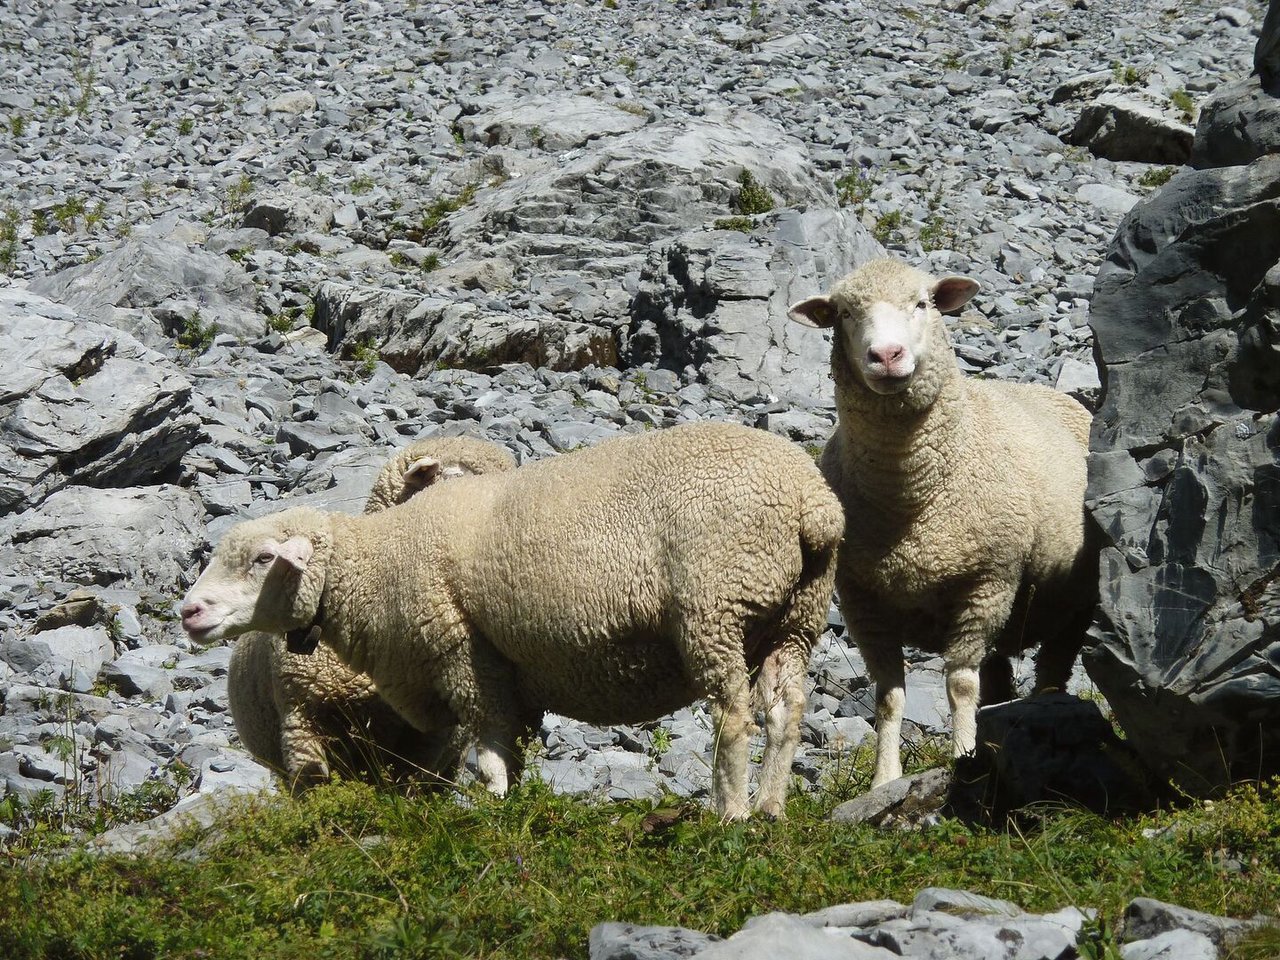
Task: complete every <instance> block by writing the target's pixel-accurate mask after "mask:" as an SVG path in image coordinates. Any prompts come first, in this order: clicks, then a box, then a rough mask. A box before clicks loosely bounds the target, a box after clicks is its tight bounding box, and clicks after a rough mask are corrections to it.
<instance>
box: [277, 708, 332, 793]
mask: <svg viewBox="0 0 1280 960" xmlns="http://www.w3.org/2000/svg"><path fill="white" fill-rule="evenodd" d="M280 726H281V729H280V756H281V757H282V758H283V761H284V762H283V766H284V774H285V778H286V780H287V781H288V787H289V790H290V791H291V792H292V793H295V794H297V793H301V792H302V791H304V790H307V789H308V788H310V787H314V786H318V785H320V784H322V783H328V782H329V758H328V754H327V752H326V751H325V737H324V734H322V733H321V732H320V731H319V729H318V728H317V727H316V724H315V721H314V719H313V718H312V717H311V716H310V715H309V714H308V713H307V712H306V711H305V710H303V709H301V708H300V707H298V706H297V705H292V706H291V708H290V709H288V710H286V711H285V713H284V715H283V717H282V718H281V725H280Z"/></svg>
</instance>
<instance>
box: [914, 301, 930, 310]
mask: <svg viewBox="0 0 1280 960" xmlns="http://www.w3.org/2000/svg"><path fill="white" fill-rule="evenodd" d="M916 309H917V310H928V309H929V301H928V300H921V301H920V302H919V303H917V304H916Z"/></svg>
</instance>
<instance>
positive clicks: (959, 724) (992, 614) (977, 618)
mask: <svg viewBox="0 0 1280 960" xmlns="http://www.w3.org/2000/svg"><path fill="white" fill-rule="evenodd" d="M1015 596H1016V591H1015V590H1014V589H1011V588H1010V586H1009V584H1008V583H1006V582H1004V581H994V582H985V583H980V584H979V585H978V586H977V587H976V588H975V589H974V590H973V592H972V593H970V594H969V595H968V596H967V597H966V598H965V602H964V603H963V605H962V606H960V607H959V609H958V610H957V612H956V613H955V615H954V616H953V617H952V626H951V629H950V630H949V631H948V633H947V637H946V642H945V643H944V645H943V649H942V659H943V662H944V664H945V668H944V669H945V673H946V684H947V704H948V705H949V706H950V708H951V754H952V756H955V757H963V756H965V755H966V754H970V753H973V751H974V750H975V749H976V748H977V746H978V700H979V697H980V696H981V684H980V682H979V671H980V669H981V666H982V662H983V660H984V659H985V658H986V656H987V654H988V652H989V651H990V650H991V649H992V647H993V646H994V644H995V640H996V638H997V637H998V636H999V634H1000V630H1001V629H1002V628H1003V627H1004V625H1005V622H1006V621H1007V620H1008V619H1009V614H1010V613H1011V612H1012V610H1013V601H1014V597H1015Z"/></svg>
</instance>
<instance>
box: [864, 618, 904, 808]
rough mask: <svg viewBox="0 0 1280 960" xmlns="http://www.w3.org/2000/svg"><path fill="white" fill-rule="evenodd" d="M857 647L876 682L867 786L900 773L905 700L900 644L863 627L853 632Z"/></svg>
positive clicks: (886, 781) (872, 786)
mask: <svg viewBox="0 0 1280 960" xmlns="http://www.w3.org/2000/svg"><path fill="white" fill-rule="evenodd" d="M856 641H857V644H858V651H859V652H860V653H861V654H862V659H863V661H864V662H865V663H866V665H867V672H868V673H870V674H871V680H872V682H874V683H875V685H876V770H875V774H874V775H873V776H872V778H871V789H872V790H874V789H875V788H876V787H878V786H881V785H882V784H886V783H889V782H890V781H893V780H897V779H898V778H899V777H901V776H902V711H903V709H904V707H905V706H906V702H907V676H906V665H905V664H904V663H903V660H902V644H900V643H898V642H897V641H896V640H890V639H888V638H887V637H883V636H877V637H873V636H872V635H871V634H870V633H869V632H867V631H861V632H860V633H859V634H858V635H857V636H856Z"/></svg>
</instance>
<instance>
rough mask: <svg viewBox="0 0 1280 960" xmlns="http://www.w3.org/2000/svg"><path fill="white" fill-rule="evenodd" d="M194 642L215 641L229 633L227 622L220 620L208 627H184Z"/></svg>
mask: <svg viewBox="0 0 1280 960" xmlns="http://www.w3.org/2000/svg"><path fill="white" fill-rule="evenodd" d="M183 629H184V630H186V631H187V636H188V637H189V638H190V639H191V641H192V642H193V643H202V644H203V643H214V642H215V641H217V640H222V639H224V638H225V637H226V635H227V629H226V624H225V623H222V622H219V623H215V624H213V625H212V626H208V627H184V628H183Z"/></svg>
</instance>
